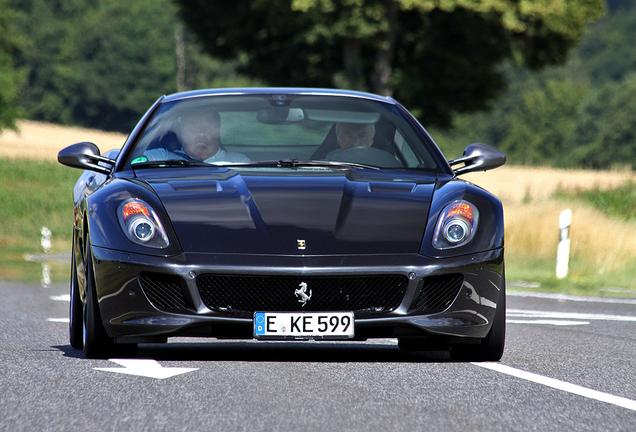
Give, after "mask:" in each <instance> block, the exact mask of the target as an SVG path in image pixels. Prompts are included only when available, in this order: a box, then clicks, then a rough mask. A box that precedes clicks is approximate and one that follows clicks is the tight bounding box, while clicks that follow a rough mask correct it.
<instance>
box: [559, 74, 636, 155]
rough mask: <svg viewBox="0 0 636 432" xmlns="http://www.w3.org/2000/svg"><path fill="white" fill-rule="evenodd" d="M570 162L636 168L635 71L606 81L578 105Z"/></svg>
mask: <svg viewBox="0 0 636 432" xmlns="http://www.w3.org/2000/svg"><path fill="white" fill-rule="evenodd" d="M569 158H570V161H569V162H570V163H569V165H578V166H582V167H587V168H610V167H612V166H614V165H629V166H631V167H632V168H636V73H633V74H631V75H628V76H627V78H625V79H624V80H623V81H621V82H608V83H607V84H605V85H603V86H602V87H600V88H598V89H596V90H595V91H593V92H592V93H591V94H590V95H589V96H588V98H587V99H586V100H585V101H584V103H583V104H582V105H581V108H580V111H579V113H578V121H577V124H576V128H575V129H574V136H573V139H572V149H571V151H570V155H569Z"/></svg>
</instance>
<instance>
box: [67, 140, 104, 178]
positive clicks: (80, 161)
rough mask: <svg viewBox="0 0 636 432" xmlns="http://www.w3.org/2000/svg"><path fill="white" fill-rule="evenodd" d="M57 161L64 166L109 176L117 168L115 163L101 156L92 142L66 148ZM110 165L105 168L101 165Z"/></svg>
mask: <svg viewBox="0 0 636 432" xmlns="http://www.w3.org/2000/svg"><path fill="white" fill-rule="evenodd" d="M57 161H58V162H59V163H61V164H62V165H66V166H70V167H73V168H81V169H86V170H90V171H95V172H98V173H100V174H105V175H109V174H110V173H111V171H112V170H113V167H114V166H115V161H114V160H113V159H109V158H106V157H103V156H100V155H99V148H98V147H97V146H96V145H95V144H93V143H91V142H81V143H77V144H73V145H71V146H68V147H66V148H65V149H63V150H60V152H59V153H58V154H57ZM100 162H102V163H103V164H106V165H108V167H105V166H103V165H99V163H100Z"/></svg>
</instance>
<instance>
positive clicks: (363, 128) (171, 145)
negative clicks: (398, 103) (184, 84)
mask: <svg viewBox="0 0 636 432" xmlns="http://www.w3.org/2000/svg"><path fill="white" fill-rule="evenodd" d="M166 161H170V163H169V164H165V162H166ZM175 161H188V162H192V163H183V162H181V163H175ZM276 161H283V162H288V163H286V164H284V166H290V167H297V166H308V167H309V166H311V167H319V166H333V167H342V166H346V165H347V164H351V165H354V166H355V165H357V166H359V167H360V166H366V167H375V168H399V169H404V168H417V169H425V170H437V169H438V165H437V163H436V162H435V159H434V157H433V156H432V155H431V153H430V151H429V147H428V146H427V144H426V143H425V142H423V141H422V139H421V137H420V135H419V134H418V133H417V132H416V131H415V130H413V128H412V127H411V126H410V125H409V123H407V122H406V120H405V119H404V118H403V117H402V116H401V115H400V113H399V111H398V110H396V109H395V107H394V106H392V105H390V104H385V103H380V102H375V101H369V100H365V99H360V98H350V97H341V96H313V95H264V96H254V95H236V96H209V97H201V98H191V99H184V100H179V101H173V102H167V103H164V104H163V105H162V106H161V107H160V108H159V109H158V110H157V112H156V113H155V115H154V116H153V118H152V119H151V120H150V122H149V123H148V126H147V127H146V129H145V131H144V133H143V135H142V136H141V138H140V139H139V140H138V142H137V145H136V147H135V150H134V151H133V153H132V156H131V157H130V158H129V162H128V163H129V164H132V166H133V168H135V167H140V168H141V167H150V166H164V165H171V166H175V165H178V166H183V167H192V166H200V165H202V164H201V162H203V163H205V164H215V165H228V166H229V165H232V166H236V165H241V166H259V164H263V165H264V166H265V165H267V164H271V163H272V162H276ZM162 163H163V164H162ZM303 163H304V165H303ZM278 166H280V164H278Z"/></svg>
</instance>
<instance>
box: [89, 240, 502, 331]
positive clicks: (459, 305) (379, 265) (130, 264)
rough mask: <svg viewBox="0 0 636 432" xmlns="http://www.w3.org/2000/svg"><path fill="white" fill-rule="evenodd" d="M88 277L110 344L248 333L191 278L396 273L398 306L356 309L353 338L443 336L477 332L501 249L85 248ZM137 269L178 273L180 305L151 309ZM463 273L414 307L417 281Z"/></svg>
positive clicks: (498, 284) (496, 287)
mask: <svg viewBox="0 0 636 432" xmlns="http://www.w3.org/2000/svg"><path fill="white" fill-rule="evenodd" d="M93 257H94V263H95V283H96V291H97V298H98V301H99V308H100V312H101V315H102V320H103V323H104V327H105V329H106V332H107V333H108V335H109V336H110V337H114V338H116V340H117V341H118V342H131V343H132V342H163V341H166V340H167V338H168V337H172V336H197V337H216V338H237V339H242V338H243V339H244V338H252V337H253V325H252V318H251V317H246V316H244V315H242V316H237V315H233V314H232V313H227V312H222V311H218V310H216V311H214V310H211V309H209V308H208V307H207V306H206V305H205V303H204V301H203V300H202V299H201V295H200V293H199V289H198V286H197V276H198V275H201V274H207V275H210V274H223V275H228V274H230V275H241V276H250V275H254V276H256V275H258V276H284V277H289V276H295V277H301V278H307V277H320V276H329V277H331V276H343V277H351V276H354V277H355V276H360V277H362V276H368V275H403V276H404V277H405V278H406V280H407V281H408V282H407V283H406V288H405V290H404V295H403V297H402V300H401V302H399V306H398V307H396V308H393V309H392V310H390V311H385V312H381V313H379V314H375V315H373V316H360V317H358V316H357V315H356V319H355V332H356V339H368V338H387V337H389V338H394V337H397V338H401V337H421V338H430V339H433V340H444V341H451V340H452V341H454V342H455V341H456V340H455V339H457V341H465V342H468V341H469V340H470V339H476V340H478V339H481V338H484V337H485V336H486V335H487V333H488V331H489V330H490V327H491V325H492V320H493V319H494V316H495V311H496V307H497V304H498V299H499V296H500V295H505V292H504V286H505V281H503V279H502V274H503V265H504V264H503V263H504V251H503V248H500V249H496V250H491V251H487V252H481V253H477V254H471V255H464V256H459V257H452V258H428V257H424V256H421V255H410V254H405V255H390V256H381V255H346V256H265V255H240V256H238V255H218V254H215V255H212V254H181V255H177V256H174V257H168V258H165V257H154V256H148V255H139V254H132V253H125V252H121V251H116V250H111V249H105V248H100V247H95V246H93ZM143 272H153V273H162V274H165V275H170V276H171V277H172V278H173V279H174V278H175V277H178V278H180V280H181V281H182V282H181V286H182V287H183V290H184V295H185V298H186V299H187V303H188V306H187V308H186V309H184V310H180V311H179V312H178V313H175V312H173V311H167V310H162V308H158V307H155V306H154V305H153V303H152V302H151V301H150V300H149V298H148V296H147V295H146V293H145V291H144V289H142V286H141V284H140V282H139V275H140V273H143ZM450 274H461V275H463V284H461V286H460V288H459V289H458V291H457V293H456V295H453V297H454V298H453V299H452V300H450V301H449V302H448V303H449V305H448V307H446V306H445V308H444V310H436V311H433V312H432V313H431V311H422V310H418V307H417V305H418V299H419V297H420V292H421V290H422V284H423V281H424V280H425V279H426V278H430V277H432V276H443V275H450Z"/></svg>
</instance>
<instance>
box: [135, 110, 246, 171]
mask: <svg viewBox="0 0 636 432" xmlns="http://www.w3.org/2000/svg"><path fill="white" fill-rule="evenodd" d="M220 129H221V117H220V116H219V113H217V112H209V111H208V112H206V111H196V112H193V113H190V114H189V115H187V116H184V117H183V118H182V119H181V124H180V126H179V128H178V130H177V135H178V136H179V138H180V141H181V146H182V148H183V150H182V151H181V150H177V151H175V152H171V151H168V150H166V149H163V148H159V149H154V150H149V151H147V152H145V153H144V156H145V157H146V159H147V160H150V161H162V160H169V159H192V158H194V159H197V160H201V161H203V162H206V163H214V162H250V159H249V158H248V157H247V156H245V155H243V154H241V153H235V152H228V151H225V150H224V149H222V148H221V141H220Z"/></svg>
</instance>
